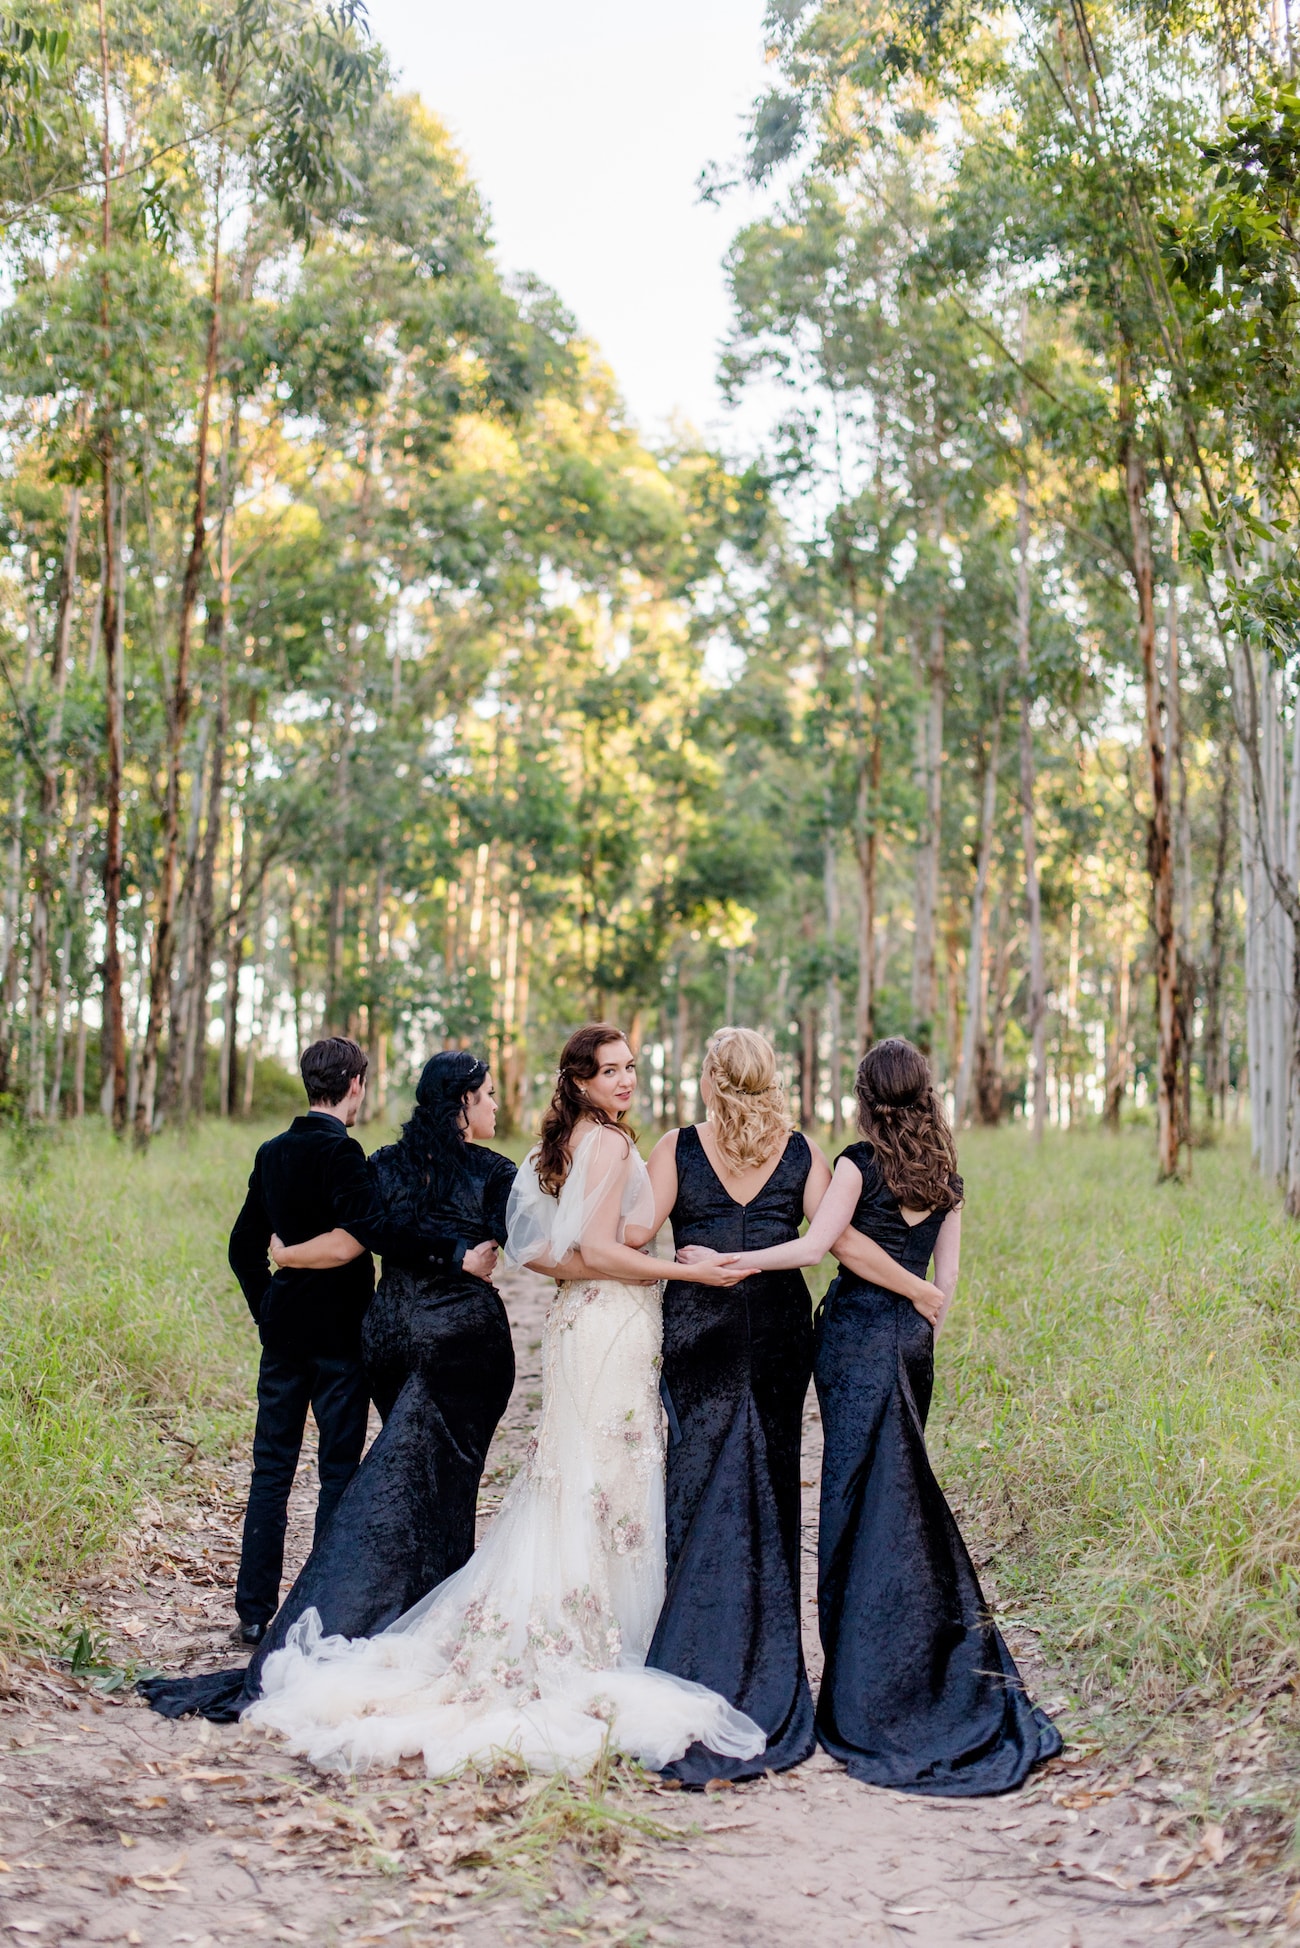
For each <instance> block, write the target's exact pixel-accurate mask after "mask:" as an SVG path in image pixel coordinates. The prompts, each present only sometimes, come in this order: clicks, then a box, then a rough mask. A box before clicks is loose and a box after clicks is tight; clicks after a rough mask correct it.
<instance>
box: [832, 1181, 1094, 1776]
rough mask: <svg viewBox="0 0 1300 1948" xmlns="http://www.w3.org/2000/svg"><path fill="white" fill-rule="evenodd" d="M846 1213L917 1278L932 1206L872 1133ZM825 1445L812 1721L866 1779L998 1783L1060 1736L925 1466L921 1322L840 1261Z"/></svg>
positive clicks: (939, 1216) (930, 1366) (935, 1228)
mask: <svg viewBox="0 0 1300 1948" xmlns="http://www.w3.org/2000/svg"><path fill="white" fill-rule="evenodd" d="M844 1155H845V1156H846V1157H848V1159H849V1160H850V1162H852V1163H855V1164H856V1165H857V1167H858V1169H859V1170H860V1171H861V1172H862V1196H861V1199H860V1201H859V1203H858V1207H857V1210H856V1212H855V1213H854V1216H853V1225H854V1228H855V1229H856V1230H858V1231H861V1232H862V1233H863V1234H864V1235H865V1236H866V1237H868V1238H873V1239H874V1240H875V1241H876V1243H877V1244H879V1245H882V1246H883V1247H884V1249H885V1250H886V1251H887V1252H888V1253H889V1255H890V1257H891V1258H894V1259H896V1260H897V1261H898V1263H899V1264H901V1265H904V1266H905V1267H906V1268H907V1270H908V1271H910V1272H913V1273H915V1274H916V1276H917V1277H919V1278H924V1277H925V1276H926V1271H927V1268H928V1266H929V1263H930V1259H931V1257H932V1255H933V1252H934V1246H935V1241H936V1240H937V1238H938V1235H939V1230H940V1227H941V1225H942V1223H943V1220H944V1216H945V1215H946V1214H945V1213H944V1212H942V1211H935V1212H932V1213H931V1215H930V1216H929V1217H928V1218H924V1219H923V1220H922V1221H921V1222H920V1223H919V1224H916V1225H910V1226H909V1224H908V1223H907V1220H906V1219H905V1218H904V1217H903V1215H902V1213H901V1211H900V1209H899V1204H898V1199H897V1198H896V1197H895V1196H894V1194H893V1192H892V1191H891V1190H890V1189H889V1188H888V1186H887V1185H886V1183H885V1181H884V1178H883V1177H882V1176H881V1173H880V1169H879V1166H878V1165H877V1163H876V1161H875V1157H874V1154H873V1152H872V1149H871V1146H870V1144H868V1143H854V1144H852V1145H850V1147H849V1148H848V1149H847V1150H845V1152H844ZM815 1378H816V1384H817V1397H818V1400H819V1401H820V1403H821V1415H822V1429H823V1433H824V1436H825V1453H824V1457H823V1460H822V1486H821V1532H820V1542H819V1548H818V1568H819V1575H818V1590H817V1600H818V1611H819V1616H820V1623H821V1638H822V1646H823V1649H824V1650H825V1653H826V1670H825V1675H824V1677H823V1679H822V1687H821V1694H820V1697H819V1699H818V1703H817V1736H818V1739H819V1740H820V1742H821V1744H822V1745H823V1746H824V1747H825V1749H826V1750H827V1751H828V1752H829V1753H831V1755H832V1756H833V1757H834V1758H837V1759H843V1760H844V1761H845V1763H846V1764H847V1766H848V1769H849V1773H850V1775H851V1776H852V1777H853V1778H855V1779H861V1780H864V1781H865V1782H866V1783H868V1784H869V1785H875V1786H892V1787H894V1788H896V1789H897V1790H898V1791H901V1792H918V1793H932V1794H935V1795H938V1796H941V1797H945V1798H953V1799H956V1798H965V1797H973V1796H975V1795H978V1794H983V1793H999V1792H1009V1791H1011V1790H1012V1789H1013V1788H1014V1787H1016V1786H1018V1785H1020V1784H1021V1783H1022V1782H1023V1780H1024V1778H1025V1776H1026V1774H1027V1773H1028V1772H1029V1770H1030V1768H1031V1767H1032V1766H1035V1765H1037V1764H1038V1763H1039V1762H1040V1761H1041V1760H1043V1759H1048V1758H1052V1757H1053V1756H1054V1755H1055V1754H1056V1753H1057V1752H1059V1751H1060V1749H1061V1735H1060V1733H1059V1732H1058V1731H1057V1729H1056V1727H1055V1726H1054V1725H1053V1724H1052V1722H1051V1720H1050V1719H1049V1718H1048V1717H1047V1716H1046V1714H1045V1713H1044V1712H1043V1711H1041V1710H1040V1709H1039V1708H1038V1706H1036V1705H1034V1704H1031V1702H1030V1700H1029V1698H1028V1697H1027V1696H1026V1694H1025V1690H1024V1686H1023V1683H1022V1682H1021V1679H1020V1674H1019V1672H1018V1671H1017V1669H1016V1666H1015V1663H1014V1661H1013V1659H1012V1656H1011V1653H1010V1651H1009V1650H1008V1649H1007V1647H1006V1645H1005V1643H1004V1642H1003V1641H1002V1636H1001V1633H1000V1632H999V1631H998V1629H997V1628H996V1626H995V1625H994V1624H993V1622H992V1620H991V1619H990V1617H989V1615H988V1612H987V1609H986V1607H985V1603H984V1598H983V1595H982V1594H981V1591H980V1586H979V1581H978V1579H977V1577H976V1574H975V1568H974V1565H973V1563H972V1562H971V1559H970V1556H969V1554H968V1552H967V1549H966V1545H965V1543H964V1542H963V1541H962V1539H961V1533H960V1531H959V1530H958V1527H957V1524H956V1522H955V1521H954V1520H953V1516H952V1511H951V1510H950V1509H949V1507H948V1504H947V1502H946V1501H945V1500H944V1497H943V1491H942V1490H941V1489H940V1487H939V1484H938V1482H937V1481H936V1480H935V1478H934V1474H933V1472H932V1470H931V1467H930V1460H929V1456H928V1455H927V1453H926V1447H925V1421H926V1416H927V1414H928V1412H929V1409H930V1395H931V1392H932V1389H933V1386H934V1334H933V1332H932V1330H931V1328H930V1326H929V1324H928V1323H927V1321H926V1320H925V1319H923V1318H922V1316H921V1314H920V1313H919V1312H918V1311H917V1310H916V1308H915V1306H913V1305H912V1304H911V1303H910V1301H909V1300H907V1299H903V1298H899V1297H898V1296H897V1295H896V1294H895V1293H893V1292H886V1291H885V1290H884V1288H883V1287H882V1286H879V1285H872V1284H870V1283H869V1282H868V1281H867V1280H865V1279H861V1278H859V1277H858V1276H857V1275H856V1274H855V1273H853V1272H850V1271H848V1270H843V1271H841V1272H840V1273H839V1275H838V1277H837V1278H836V1279H835V1280H834V1282H833V1284H832V1285H831V1288H830V1290H829V1291H828V1292H827V1294H826V1300H825V1304H824V1306H823V1308H822V1310H821V1312H820V1314H819V1315H818V1321H817V1356H816V1366H815Z"/></svg>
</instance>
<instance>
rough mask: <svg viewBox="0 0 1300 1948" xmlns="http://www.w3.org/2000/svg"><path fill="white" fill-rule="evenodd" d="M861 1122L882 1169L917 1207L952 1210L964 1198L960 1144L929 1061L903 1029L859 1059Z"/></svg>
mask: <svg viewBox="0 0 1300 1948" xmlns="http://www.w3.org/2000/svg"><path fill="white" fill-rule="evenodd" d="M856 1091H857V1098H858V1128H859V1129H860V1130H861V1131H862V1134H863V1135H864V1136H865V1137H866V1139H867V1141H868V1143H870V1145H871V1147H872V1149H873V1151H874V1152H875V1156H876V1162H877V1163H878V1164H879V1166H880V1174H881V1176H882V1177H883V1178H884V1180H885V1182H886V1184H888V1186H889V1188H890V1190H892V1191H893V1193H894V1196H895V1197H896V1198H897V1199H898V1201H899V1203H900V1204H904V1205H906V1206H907V1207H908V1209H910V1210H913V1211H951V1210H953V1209H955V1207H956V1206H957V1205H958V1204H960V1203H961V1199H962V1181H961V1178H960V1177H959V1176H958V1175H957V1145H956V1143H955V1142H954V1141H953V1134H952V1129H951V1126H950V1125H949V1122H948V1118H947V1116H946V1114H945V1113H944V1107H943V1104H942V1103H941V1102H940V1100H939V1096H938V1092H937V1091H936V1089H935V1086H934V1081H933V1078H932V1077H931V1075H930V1064H929V1063H928V1062H927V1061H926V1059H925V1057H924V1055H922V1053H921V1051H920V1049H919V1048H916V1047H915V1046H914V1045H913V1044H912V1043H911V1042H909V1041H906V1040H905V1039H904V1038H903V1036H901V1035H891V1036H890V1037H889V1038H888V1040H886V1041H883V1042H876V1043H875V1044H874V1046H873V1047H871V1048H869V1049H868V1050H867V1052H866V1054H865V1055H864V1056H863V1058H862V1060H861V1062H860V1063H859V1065H858V1079H857V1084H856Z"/></svg>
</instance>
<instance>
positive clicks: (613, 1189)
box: [582, 1129, 752, 1285]
mask: <svg viewBox="0 0 1300 1948" xmlns="http://www.w3.org/2000/svg"><path fill="white" fill-rule="evenodd" d="M594 1141H595V1142H596V1143H597V1144H598V1145H599V1146H600V1148H599V1150H598V1152H597V1154H596V1157H595V1159H594V1160H595V1162H596V1163H598V1164H604V1165H607V1166H608V1165H614V1164H616V1163H625V1162H626V1159H627V1156H628V1154H629V1153H628V1151H627V1149H626V1147H624V1148H622V1150H621V1154H616V1152H615V1151H614V1148H613V1146H614V1145H615V1144H618V1145H620V1146H626V1144H627V1142H628V1139H627V1137H625V1136H624V1135H623V1133H622V1131H621V1130H617V1129H603V1130H601V1131H600V1132H599V1134H598V1135H597V1136H596V1137H595V1139H594ZM624 1180H625V1172H624V1171H623V1170H622V1169H618V1168H615V1169H613V1170H612V1171H611V1174H610V1183H609V1188H608V1189H607V1190H606V1192H605V1194H604V1196H603V1197H602V1198H601V1200H600V1202H599V1203H598V1204H597V1206H596V1209H595V1211H594V1212H593V1213H592V1215H591V1218H590V1220H589V1221H588V1223H587V1226H586V1230H585V1233H584V1235H583V1240H582V1256H583V1259H584V1260H585V1262H586V1263H587V1264H588V1265H589V1266H590V1267H591V1269H592V1271H593V1272H594V1273H595V1274H596V1276H597V1277H598V1278H618V1279H627V1280H628V1281H629V1283H634V1284H644V1283H645V1281H646V1269H647V1266H653V1267H654V1270H653V1273H652V1278H653V1279H654V1280H655V1281H657V1280H659V1279H661V1278H668V1279H684V1280H685V1281H686V1282H687V1283H689V1284H692V1285H738V1284H739V1283H740V1280H741V1279H742V1278H744V1277H745V1276H746V1272H745V1271H742V1270H741V1269H740V1267H739V1262H738V1261H736V1260H733V1259H732V1258H731V1257H730V1256H729V1255H728V1256H727V1257H719V1255H718V1254H717V1253H716V1252H715V1253H713V1254H711V1256H710V1261H709V1262H708V1263H707V1264H705V1265H693V1266H687V1265H684V1264H682V1265H679V1264H675V1263H674V1262H673V1261H672V1260H671V1259H663V1258H647V1257H646V1255H645V1253H644V1252H640V1251H634V1250H633V1249H632V1247H631V1245H627V1244H622V1243H621V1242H620V1241H619V1237H618V1226H619V1218H620V1212H621V1205H622V1201H623V1184H624ZM746 1269H747V1270H748V1269H752V1267H748V1268H746Z"/></svg>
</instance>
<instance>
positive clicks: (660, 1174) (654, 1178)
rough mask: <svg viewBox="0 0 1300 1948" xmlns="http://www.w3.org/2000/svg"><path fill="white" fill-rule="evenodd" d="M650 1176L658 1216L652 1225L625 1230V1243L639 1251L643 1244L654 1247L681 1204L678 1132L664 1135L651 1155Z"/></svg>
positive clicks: (628, 1226) (670, 1131) (640, 1225)
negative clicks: (673, 1209) (679, 1197)
mask: <svg viewBox="0 0 1300 1948" xmlns="http://www.w3.org/2000/svg"><path fill="white" fill-rule="evenodd" d="M646 1169H647V1170H648V1171H649V1173H650V1188H651V1190H652V1191H653V1192H654V1200H655V1214H654V1217H653V1219H652V1220H651V1222H650V1224H649V1225H648V1226H647V1225H644V1224H629V1225H627V1226H625V1228H624V1231H623V1242H624V1244H629V1245H631V1247H632V1249H633V1250H634V1251H639V1250H640V1249H641V1247H642V1246H643V1245H648V1244H653V1243H654V1240H655V1239H656V1238H657V1237H658V1236H659V1233H660V1231H661V1230H662V1229H663V1227H664V1225H665V1223H666V1222H667V1219H668V1213H669V1211H671V1210H672V1208H673V1205H674V1204H675V1203H676V1202H677V1131H676V1130H669V1131H668V1133H667V1135H666V1136H661V1137H660V1139H659V1141H658V1142H657V1143H656V1144H655V1147H654V1149H653V1150H652V1151H651V1152H650V1161H649V1163H647V1165H646Z"/></svg>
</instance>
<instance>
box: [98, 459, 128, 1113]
mask: <svg viewBox="0 0 1300 1948" xmlns="http://www.w3.org/2000/svg"><path fill="white" fill-rule="evenodd" d="M101 485H102V497H103V515H104V584H103V624H102V628H101V634H102V637H103V642H104V706H105V719H106V739H105V742H106V746H107V758H108V769H107V777H106V779H105V785H104V973H103V1009H102V1018H103V1027H102V1030H101V1046H100V1065H101V1071H102V1074H103V1077H104V1093H105V1096H106V1099H107V1103H108V1113H109V1117H110V1120H111V1122H112V1125H113V1128H114V1130H115V1131H116V1133H117V1134H118V1135H119V1136H120V1135H121V1134H122V1133H123V1132H124V1130H125V1129H126V1020H125V1016H124V1013H123V1005H122V942H121V907H122V772H123V767H124V763H125V756H124V733H123V723H122V718H123V709H122V703H123V689H124V684H123V671H122V608H121V602H120V600H119V598H118V593H117V570H118V567H119V565H120V564H119V561H118V556H117V535H116V533H115V528H116V525H117V524H116V522H115V520H114V515H115V512H116V508H115V502H116V501H118V500H120V499H121V498H122V496H123V494H124V492H125V490H124V488H122V487H119V488H118V490H117V493H116V494H115V493H114V479H113V461H112V454H111V450H110V451H107V452H106V454H105V457H104V460H103V465H102V469H101Z"/></svg>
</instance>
